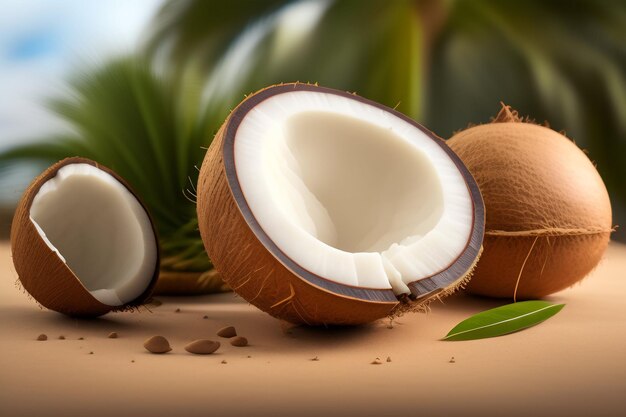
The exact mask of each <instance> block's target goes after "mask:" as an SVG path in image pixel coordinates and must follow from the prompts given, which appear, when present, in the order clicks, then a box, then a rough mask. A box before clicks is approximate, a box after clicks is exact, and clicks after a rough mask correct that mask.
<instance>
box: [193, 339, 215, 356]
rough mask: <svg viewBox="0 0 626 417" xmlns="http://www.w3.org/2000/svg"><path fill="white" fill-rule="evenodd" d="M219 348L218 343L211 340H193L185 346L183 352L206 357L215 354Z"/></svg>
mask: <svg viewBox="0 0 626 417" xmlns="http://www.w3.org/2000/svg"><path fill="white" fill-rule="evenodd" d="M219 347H220V342H215V341H213V340H207V339H199V340H194V341H193V342H191V343H189V344H188V345H187V346H185V350H186V351H187V352H189V353H194V354H196V355H208V354H211V353H213V352H215V351H216V350H217V349H219Z"/></svg>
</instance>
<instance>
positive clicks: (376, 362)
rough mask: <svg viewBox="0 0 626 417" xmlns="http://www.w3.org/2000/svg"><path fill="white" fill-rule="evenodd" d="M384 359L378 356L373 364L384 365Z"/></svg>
mask: <svg viewBox="0 0 626 417" xmlns="http://www.w3.org/2000/svg"><path fill="white" fill-rule="evenodd" d="M382 363H383V362H382V361H381V360H380V358H376V359H374V360H373V361H372V365H382Z"/></svg>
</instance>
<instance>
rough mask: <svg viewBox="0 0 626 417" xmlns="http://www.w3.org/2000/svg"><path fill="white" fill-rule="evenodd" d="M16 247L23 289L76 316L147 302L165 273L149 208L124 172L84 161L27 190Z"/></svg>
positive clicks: (58, 168) (15, 227)
mask: <svg viewBox="0 0 626 417" xmlns="http://www.w3.org/2000/svg"><path fill="white" fill-rule="evenodd" d="M11 250H12V254H13V263H14V264H15V269H16V271H17V273H18V275H19V280H20V282H21V284H22V286H23V287H24V289H25V290H26V291H28V293H29V294H30V295H32V296H33V298H34V299H35V300H36V301H37V302H39V303H40V304H41V305H42V306H44V307H46V308H49V309H51V310H54V311H58V312H60V313H64V314H68V315H72V316H86V317H94V316H99V315H102V314H105V313H107V312H109V311H115V310H127V309H131V308H133V307H136V306H139V305H141V304H142V303H143V302H144V301H145V300H146V299H147V298H148V297H149V295H150V292H151V290H152V288H153V287H154V285H155V283H156V280H157V277H158V271H159V268H158V265H159V250H158V244H157V238H156V232H155V229H154V226H153V223H152V220H151V218H150V216H149V214H148V211H147V209H146V207H145V206H144V205H143V203H142V202H141V201H140V200H139V198H138V197H137V196H136V195H135V194H134V193H133V191H132V190H131V188H130V187H129V186H128V185H127V184H126V182H124V180H123V179H121V178H120V177H119V176H118V175H117V174H115V173H114V172H113V171H111V170H110V169H108V168H105V167H103V166H102V165H99V164H97V163H96V162H94V161H91V160H88V159H83V158H68V159H64V160H63V161H60V162H58V163H56V164H55V165H53V166H51V167H50V168H48V169H47V170H46V171H45V172H44V173H43V174H41V175H40V176H39V177H37V178H36V179H35V180H34V181H33V182H32V184H31V185H30V186H29V187H28V189H27V190H26V192H25V193H24V196H23V197H22V199H21V200H20V203H19V205H18V207H17V210H16V212H15V216H14V218H13V224H12V227H11Z"/></svg>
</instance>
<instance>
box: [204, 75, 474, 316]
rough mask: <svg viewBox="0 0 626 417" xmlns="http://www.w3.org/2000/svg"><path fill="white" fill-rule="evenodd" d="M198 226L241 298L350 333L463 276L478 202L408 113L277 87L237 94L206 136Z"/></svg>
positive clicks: (440, 145)
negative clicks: (346, 327) (349, 327)
mask: <svg viewBox="0 0 626 417" xmlns="http://www.w3.org/2000/svg"><path fill="white" fill-rule="evenodd" d="M198 218H199V225H200V232H201V234H202V238H203V240H204V244H205V247H206V249H207V251H208V253H209V256H210V257H211V260H212V261H213V263H214V265H215V267H216V268H217V270H218V271H219V272H220V274H221V275H222V277H223V278H224V280H225V281H226V283H228V284H229V285H230V286H231V287H232V288H233V290H234V291H236V292H237V293H239V294H240V295H241V296H242V297H243V298H245V299H246V300H248V301H249V302H250V303H252V304H254V305H256V306H257V307H259V308H260V309H262V310H264V311H267V312H268V313H270V314H272V315H274V316H276V317H279V318H282V319H285V320H288V321H291V322H301V323H308V324H358V323H365V322H369V321H372V320H375V319H378V318H381V317H384V316H386V315H389V314H394V313H397V312H398V311H399V309H402V308H404V309H416V306H419V305H422V304H423V303H424V302H427V301H429V300H431V299H432V298H433V297H436V296H441V295H443V294H444V293H447V292H450V291H452V290H454V289H455V288H456V287H458V286H459V285H461V284H462V283H463V282H464V281H465V280H466V279H468V277H469V274H470V273H471V271H472V269H473V267H474V265H475V263H476V261H477V259H478V257H479V255H480V250H481V244H482V238H483V228H484V207H483V201H482V198H481V195H480V192H479V190H478V187H477V186H476V183H475V181H474V179H473V178H472V176H471V175H470V174H469V171H468V170H467V169H466V168H465V166H464V165H463V164H462V163H461V161H460V159H459V158H458V157H457V156H456V155H455V154H454V153H453V152H452V151H451V150H450V149H449V148H448V147H447V146H446V144H445V143H444V142H443V141H442V140H441V139H439V138H437V137H436V136H434V135H433V134H432V133H431V132H429V131H428V130H426V129H424V128H423V127H422V126H420V125H419V124H417V123H416V122H414V121H412V120H411V119H409V118H408V117H406V116H404V115H403V114H401V113H399V112H397V111H394V110H393V109H390V108H387V107H385V106H382V105H380V104H377V103H374V102H371V101H369V100H366V99H363V98H361V97H358V96H356V95H353V94H350V93H344V92H341V91H336V90H332V89H328V88H322V87H318V86H314V85H306V84H286V85H279V86H274V87H270V88H267V89H265V90H262V91H260V92H258V93H256V94H254V95H252V96H249V97H248V98H247V99H246V100H245V101H243V102H242V103H241V104H240V105H239V106H238V107H237V108H236V109H235V110H234V111H233V112H232V114H231V115H230V116H229V117H228V119H227V120H226V122H225V123H224V125H223V126H222V128H221V129H220V131H219V132H218V134H217V135H216V137H215V139H214V141H213V143H212V145H211V147H210V149H209V150H208V152H207V155H206V157H205V160H204V163H203V165H202V169H201V171H200V178H199V182H198ZM399 300H404V301H406V303H399Z"/></svg>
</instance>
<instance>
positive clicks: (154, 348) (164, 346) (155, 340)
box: [143, 336, 172, 353]
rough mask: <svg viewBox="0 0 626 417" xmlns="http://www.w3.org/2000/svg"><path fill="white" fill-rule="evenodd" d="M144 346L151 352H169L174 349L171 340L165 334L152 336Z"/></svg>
mask: <svg viewBox="0 0 626 417" xmlns="http://www.w3.org/2000/svg"><path fill="white" fill-rule="evenodd" d="M143 347H144V348H146V350H147V351H148V352H150V353H167V352H169V351H171V350H172V348H171V347H170V342H168V341H167V339H166V338H164V337H163V336H152V337H151V338H150V339H148V340H146V341H145V342H144V343H143Z"/></svg>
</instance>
